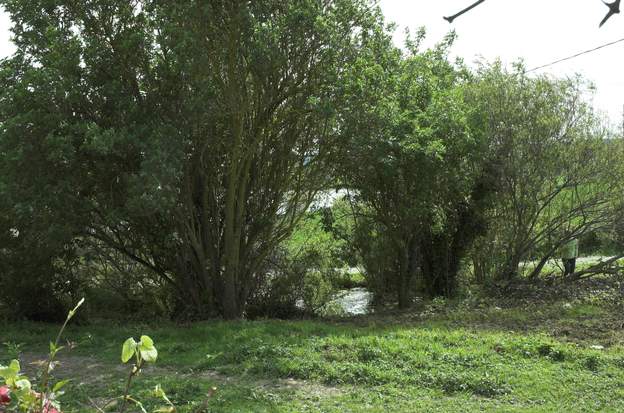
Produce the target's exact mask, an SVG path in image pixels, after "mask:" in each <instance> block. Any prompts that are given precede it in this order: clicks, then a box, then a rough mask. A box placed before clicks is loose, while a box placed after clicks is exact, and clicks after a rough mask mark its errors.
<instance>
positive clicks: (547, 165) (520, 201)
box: [471, 63, 624, 281]
mask: <svg viewBox="0 0 624 413" xmlns="http://www.w3.org/2000/svg"><path fill="white" fill-rule="evenodd" d="M477 75H478V77H479V82H478V83H477V84H475V86H474V87H473V88H472V89H471V94H472V96H473V97H472V99H473V101H474V103H475V106H477V107H479V108H480V109H479V110H480V112H481V113H482V116H483V118H482V121H481V125H482V128H483V133H485V134H486V135H487V136H490V137H491V139H492V140H493V142H494V143H495V147H496V158H495V159H496V162H495V166H496V174H497V176H498V178H497V179H496V181H495V186H496V197H495V198H494V199H493V200H492V202H491V205H490V206H489V208H488V211H487V214H486V220H487V222H488V227H489V231H488V232H487V233H486V234H484V236H483V238H481V239H480V240H479V242H478V243H477V245H475V249H474V253H473V258H474V259H473V262H474V267H475V270H476V273H477V278H478V279H480V280H481V281H483V280H484V277H485V276H486V275H485V274H487V275H489V276H497V277H500V278H513V277H515V276H516V275H518V274H520V273H522V272H523V269H521V268H520V267H521V264H522V263H523V262H528V261H529V260H537V261H538V264H537V265H535V266H534V268H533V270H532V272H531V273H530V276H531V277H536V276H537V275H539V274H540V273H541V271H542V269H543V268H544V265H545V264H546V262H547V261H548V260H549V259H550V258H552V257H554V256H556V254H558V252H559V249H560V248H561V246H562V245H564V244H565V243H566V242H567V241H568V240H569V239H570V238H572V237H576V238H578V237H583V236H584V235H585V234H589V233H592V232H603V231H608V230H609V229H610V228H612V227H613V225H614V223H615V221H616V217H617V216H619V214H620V213H619V198H620V196H619V195H618V194H620V193H621V182H622V175H621V174H622V167H621V164H622V162H621V159H622V154H623V153H624V152H622V144H621V142H620V141H619V139H615V138H614V137H613V136H611V135H610V133H609V131H608V129H606V128H605V127H604V126H602V124H601V121H600V119H599V118H598V117H597V115H595V114H594V113H593V112H592V109H591V107H590V104H589V103H588V101H587V100H586V98H585V97H584V95H585V94H586V90H587V84H586V82H585V81H584V80H583V79H581V78H579V77H575V78H570V79H553V78H550V77H546V76H541V77H537V78H535V77H528V76H527V75H526V74H525V73H524V68H523V67H521V66H518V67H515V68H514V70H511V71H508V70H506V69H504V68H502V67H501V65H500V64H499V63H495V64H493V65H485V66H483V67H482V68H481V69H480V70H479V71H478V73H477ZM581 248H583V246H582V247H581Z"/></svg>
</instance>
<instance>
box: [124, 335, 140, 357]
mask: <svg viewBox="0 0 624 413" xmlns="http://www.w3.org/2000/svg"><path fill="white" fill-rule="evenodd" d="M136 348H137V342H136V341H134V339H133V338H132V337H130V338H129V339H127V340H126V341H125V342H124V343H123V346H122V347H121V362H122V363H127V362H128V360H130V359H131V358H132V356H134V354H135V352H136Z"/></svg>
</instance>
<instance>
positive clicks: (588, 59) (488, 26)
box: [0, 0, 624, 124]
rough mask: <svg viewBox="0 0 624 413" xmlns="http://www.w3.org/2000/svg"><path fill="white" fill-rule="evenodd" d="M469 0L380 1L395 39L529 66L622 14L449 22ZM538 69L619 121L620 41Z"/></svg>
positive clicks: (571, 12) (523, 13) (557, 2)
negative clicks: (592, 89)
mask: <svg viewBox="0 0 624 413" xmlns="http://www.w3.org/2000/svg"><path fill="white" fill-rule="evenodd" d="M472 2H473V0H381V2H380V6H381V8H382V10H383V12H384V14H385V15H386V18H387V19H388V20H389V21H393V22H395V23H397V24H398V26H399V28H398V29H397V32H396V36H395V38H396V41H397V43H402V39H403V30H404V29H405V28H406V27H408V28H410V29H411V30H413V31H415V30H416V29H417V28H418V27H421V26H424V27H426V29H427V32H428V42H427V45H430V44H433V43H435V42H437V41H439V40H440V39H441V38H442V37H443V36H444V35H445V34H446V33H447V32H448V31H449V30H450V29H455V30H456V32H457V34H458V35H459V39H458V40H457V42H456V44H455V47H454V49H453V50H454V54H455V55H457V56H461V57H463V58H464V59H465V60H466V62H473V61H474V60H475V59H476V58H477V57H478V56H482V57H484V58H485V59H487V60H493V59H495V58H497V57H500V58H501V59H502V60H503V61H504V62H507V63H510V62H513V61H515V60H517V58H520V57H522V58H523V59H524V60H525V62H526V65H527V66H528V67H529V68H532V67H535V66H541V65H542V64H546V63H549V62H551V61H553V60H557V59H559V58H562V57H566V56H569V55H572V54H575V53H577V52H580V51H583V50H586V49H591V48H593V47H596V46H599V45H601V44H603V43H608V42H611V41H614V40H617V39H620V38H623V37H624V15H615V16H614V17H612V18H611V20H610V21H609V22H608V23H607V24H605V25H604V26H603V27H602V28H601V29H599V28H598V24H599V23H600V21H601V20H602V18H603V17H604V15H605V14H606V12H607V7H606V6H604V5H603V4H602V1H601V0H487V1H485V2H484V3H483V4H481V5H480V6H478V7H477V8H475V9H473V10H472V11H471V12H469V13H468V14H465V15H464V16H462V17H460V18H458V19H457V20H455V22H454V23H453V25H450V24H449V23H447V22H446V21H445V20H443V19H442V16H448V15H452V14H454V13H456V12H458V11H459V10H461V9H463V8H465V7H466V6H468V5H470V4H471V3H472ZM8 29H9V20H8V17H7V15H6V14H5V13H3V12H2V10H0V57H5V56H8V55H9V54H11V53H12V51H13V50H14V48H13V46H12V44H11V42H10V34H9V30H8ZM542 72H546V73H551V74H554V75H557V76H565V75H572V74H574V73H577V72H578V73H581V74H583V75H584V76H586V77H587V78H588V79H590V80H592V81H593V82H594V83H595V85H596V86H597V88H598V90H597V92H596V96H595V99H594V103H595V106H596V107H597V108H599V109H600V110H602V111H604V112H606V113H607V114H608V115H609V117H610V118H611V120H612V121H613V122H614V123H616V124H620V123H621V119H622V109H623V105H624V42H623V43H619V44H616V45H614V46H610V47H608V48H605V49H602V50H599V51H597V52H594V53H591V54H588V55H585V56H582V57H579V58H576V59H573V60H571V61H568V62H564V63H560V64H557V65H555V66H552V67H549V68H547V69H544V70H543V71H542Z"/></svg>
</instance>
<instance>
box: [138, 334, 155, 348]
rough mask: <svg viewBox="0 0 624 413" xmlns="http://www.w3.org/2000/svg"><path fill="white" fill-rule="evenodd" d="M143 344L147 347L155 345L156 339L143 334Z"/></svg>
mask: <svg viewBox="0 0 624 413" xmlns="http://www.w3.org/2000/svg"><path fill="white" fill-rule="evenodd" d="M141 345H142V346H145V347H154V340H152V339H151V338H150V337H149V336H141Z"/></svg>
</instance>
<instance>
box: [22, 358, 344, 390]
mask: <svg viewBox="0 0 624 413" xmlns="http://www.w3.org/2000/svg"><path fill="white" fill-rule="evenodd" d="M46 357H47V354H37V353H30V352H26V353H22V354H20V357H19V358H20V363H21V367H22V370H23V371H24V373H26V374H27V375H28V376H30V377H35V376H36V375H37V374H39V372H41V369H42V366H43V364H44V363H45V360H46ZM53 372H54V373H53V374H54V376H55V377H56V378H58V379H59V380H62V379H67V378H71V379H72V380H73V381H74V383H77V384H80V385H84V384H89V385H98V384H100V383H101V384H102V385H104V384H105V383H110V382H111V380H123V379H124V377H125V376H126V375H127V373H128V366H127V365H122V364H118V365H111V364H107V363H103V362H101V361H99V360H97V359H95V358H94V357H87V356H79V355H75V354H71V353H67V352H66V353H59V354H58V356H57V359H56V362H55V366H54V370H53ZM143 374H144V375H146V376H152V377H158V376H172V375H176V376H179V377H180V378H201V379H208V380H212V381H215V382H216V383H217V385H218V386H226V385H228V384H237V385H245V386H248V387H251V388H254V389H259V390H263V391H267V392H274V391H290V392H302V393H305V394H308V395H312V396H319V397H331V396H335V395H339V394H341V390H340V389H339V388H337V387H331V386H325V385H322V384H317V383H312V382H308V381H305V380H295V379H290V378H289V379H259V378H255V377H248V376H244V377H238V376H228V375H225V374H222V373H220V372H217V371H214V370H208V371H206V370H202V371H198V372H193V371H190V372H189V371H185V372H179V371H176V370H175V369H172V368H170V367H159V366H151V365H150V366H146V367H145V368H144V369H143Z"/></svg>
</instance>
